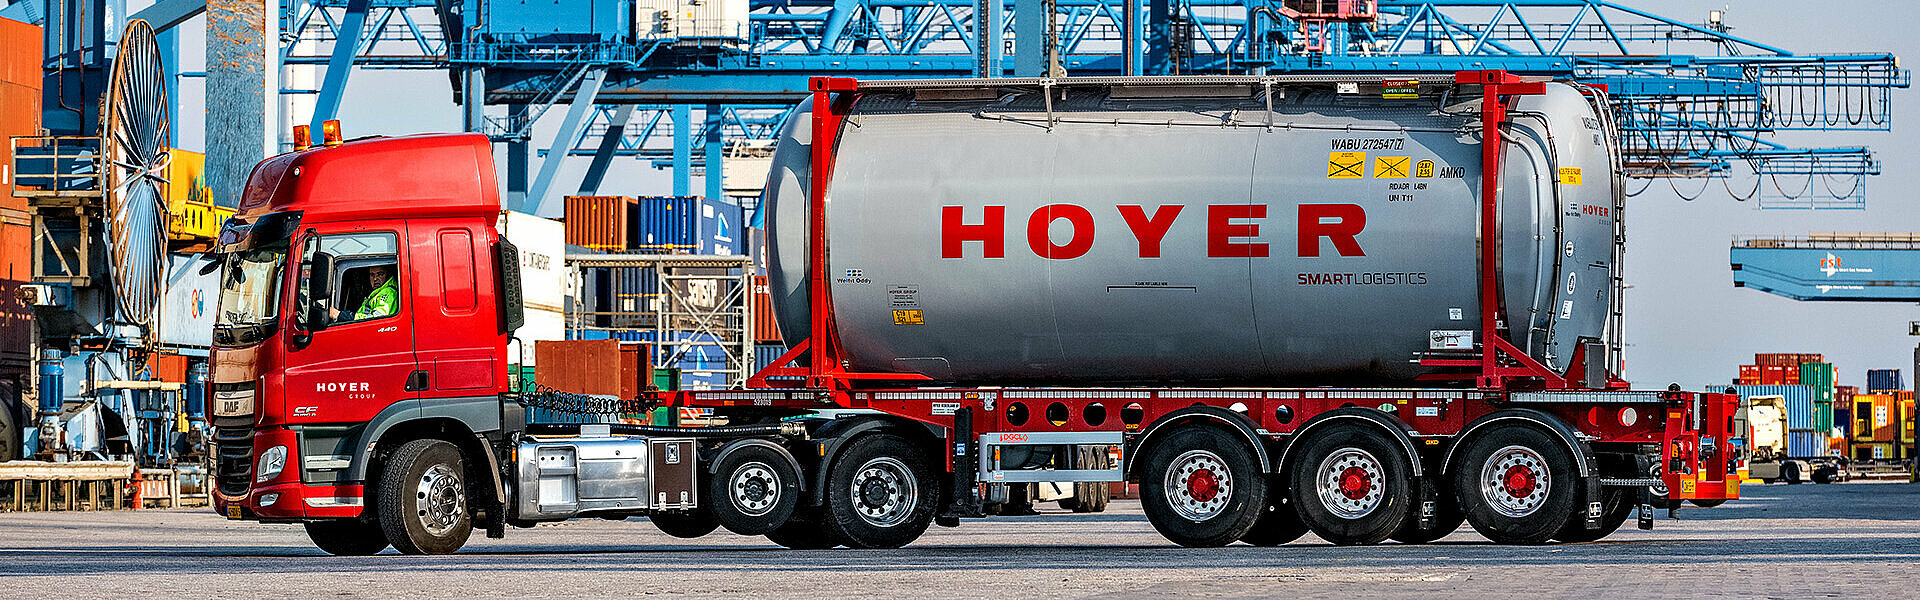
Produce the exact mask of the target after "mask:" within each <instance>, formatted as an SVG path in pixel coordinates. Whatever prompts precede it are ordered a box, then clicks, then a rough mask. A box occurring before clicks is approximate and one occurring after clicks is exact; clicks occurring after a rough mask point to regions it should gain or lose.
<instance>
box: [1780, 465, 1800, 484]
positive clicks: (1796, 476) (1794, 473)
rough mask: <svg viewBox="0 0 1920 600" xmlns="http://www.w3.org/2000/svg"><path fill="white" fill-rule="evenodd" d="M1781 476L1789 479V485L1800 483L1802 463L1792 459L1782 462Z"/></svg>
mask: <svg viewBox="0 0 1920 600" xmlns="http://www.w3.org/2000/svg"><path fill="white" fill-rule="evenodd" d="M1780 478H1781V479H1785V480H1787V485H1799V484H1800V463H1798V462H1794V461H1791V460H1789V461H1786V462H1783V463H1780Z"/></svg>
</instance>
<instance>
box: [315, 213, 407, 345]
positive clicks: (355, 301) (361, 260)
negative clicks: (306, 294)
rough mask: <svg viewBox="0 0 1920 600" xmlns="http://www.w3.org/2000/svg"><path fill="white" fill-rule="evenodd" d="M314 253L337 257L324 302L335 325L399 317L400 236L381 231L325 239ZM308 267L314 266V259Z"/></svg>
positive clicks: (344, 234) (333, 236)
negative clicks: (397, 315)
mask: <svg viewBox="0 0 1920 600" xmlns="http://www.w3.org/2000/svg"><path fill="white" fill-rule="evenodd" d="M314 251H317V252H324V253H327V254H329V255H332V257H333V260H332V265H333V273H332V276H331V277H330V278H329V281H331V282H332V285H330V286H329V287H330V288H331V289H330V290H327V292H326V293H325V294H324V296H325V297H324V298H322V299H321V300H322V301H323V302H324V304H325V306H326V313H327V319H328V320H329V321H331V322H332V324H334V325H341V324H347V323H358V322H361V321H373V320H378V319H384V318H387V317H391V316H394V315H396V314H399V312H400V298H401V294H400V291H401V289H400V279H401V277H400V260H399V236H398V234H396V233H394V232H387V231H379V232H357V233H343V234H333V235H323V236H320V240H319V244H317V245H316V247H314ZM306 264H309V265H311V264H313V260H312V257H311V256H309V257H308V260H307V263H306ZM303 289H305V288H304V287H303Z"/></svg>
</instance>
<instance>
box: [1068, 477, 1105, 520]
mask: <svg viewBox="0 0 1920 600" xmlns="http://www.w3.org/2000/svg"><path fill="white" fill-rule="evenodd" d="M1080 485H1081V486H1082V487H1084V488H1085V492H1082V491H1081V490H1074V495H1075V496H1079V497H1080V498H1081V500H1080V503H1079V505H1078V506H1075V507H1073V512H1079V513H1097V512H1107V502H1108V501H1109V500H1111V499H1112V498H1113V490H1112V489H1110V488H1108V487H1107V482H1105V481H1084V482H1081V483H1080ZM1083 493H1084V494H1085V495H1084V496H1083V495H1082V494H1083Z"/></svg>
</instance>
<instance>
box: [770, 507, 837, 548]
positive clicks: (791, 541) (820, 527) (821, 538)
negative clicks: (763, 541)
mask: <svg viewBox="0 0 1920 600" xmlns="http://www.w3.org/2000/svg"><path fill="white" fill-rule="evenodd" d="M767 541H770V542H773V543H775V544H779V545H782V546H786V547H787V548H791V549H794V550H825V549H827V548H832V547H835V546H839V545H840V544H841V542H840V540H839V538H836V537H833V532H831V531H827V526H826V525H825V523H824V522H823V521H822V517H821V516H820V515H819V514H818V513H817V512H816V511H811V510H797V511H794V513H793V517H792V518H789V519H788V520H787V522H786V523H785V524H783V525H781V526H780V527H778V528H775V529H774V530H773V531H769V532H767Z"/></svg>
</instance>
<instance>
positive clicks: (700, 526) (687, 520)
mask: <svg viewBox="0 0 1920 600" xmlns="http://www.w3.org/2000/svg"><path fill="white" fill-rule="evenodd" d="M647 520H649V521H653V526H654V527H658V528H660V532H661V533H664V534H667V535H670V536H673V537H677V538H680V539H687V540H690V539H693V538H697V537H700V536H703V535H706V534H709V533H713V530H715V529H719V528H720V521H718V520H716V519H714V518H713V513H711V512H708V511H707V510H706V509H694V510H691V511H679V512H657V513H653V514H651V515H647Z"/></svg>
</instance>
